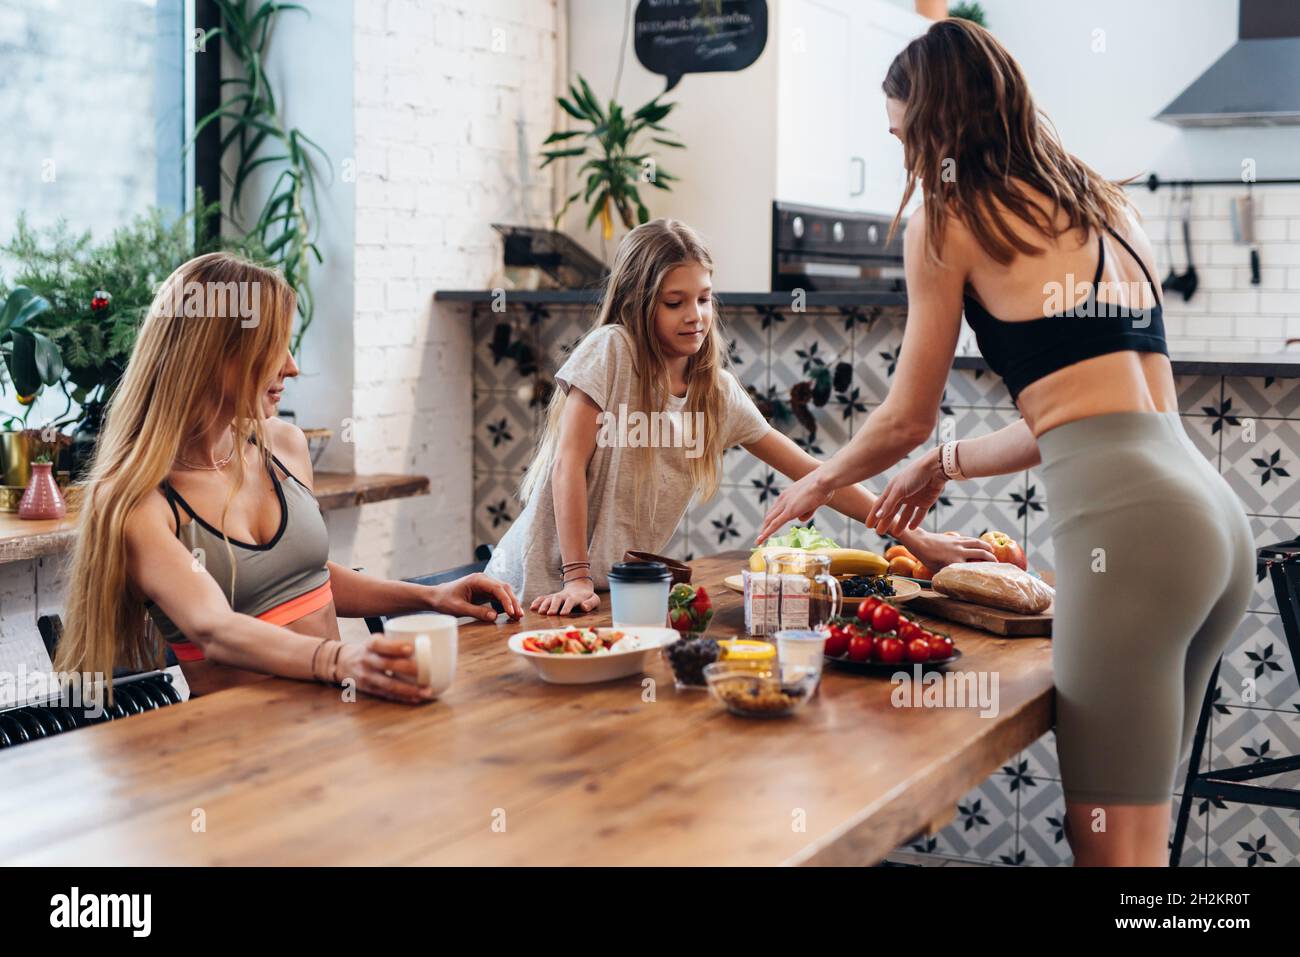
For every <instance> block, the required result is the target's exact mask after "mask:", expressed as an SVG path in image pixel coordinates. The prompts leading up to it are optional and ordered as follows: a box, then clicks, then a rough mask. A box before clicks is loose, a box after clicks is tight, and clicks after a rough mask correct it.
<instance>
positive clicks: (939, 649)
mask: <svg viewBox="0 0 1300 957" xmlns="http://www.w3.org/2000/svg"><path fill="white" fill-rule="evenodd" d="M926 640H927V641H928V642H929V643H930V660H931V661H947V660H948V659H949V658H951V657H952V654H953V652H952V639H951V638H949V637H948V636H947V635H934V634H931V635H929V637H928V638H927V639H926Z"/></svg>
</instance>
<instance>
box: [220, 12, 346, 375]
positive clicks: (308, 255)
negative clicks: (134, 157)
mask: <svg viewBox="0 0 1300 957" xmlns="http://www.w3.org/2000/svg"><path fill="white" fill-rule="evenodd" d="M215 3H216V5H217V9H218V11H219V13H220V16H221V25H220V26H219V27H216V28H214V29H212V30H209V31H208V32H207V34H206V35H205V37H204V41H205V42H206V41H207V40H211V39H214V38H216V37H221V38H222V39H223V40H224V41H225V43H226V45H227V47H229V49H230V53H231V55H232V57H233V58H234V60H235V61H236V62H237V63H238V64H239V67H240V69H241V70H242V71H243V73H242V75H241V76H232V77H226V78H224V79H222V81H221V85H222V87H223V89H228V90H229V91H230V92H229V94H228V95H227V96H226V98H225V99H224V100H223V102H222V103H221V104H220V105H219V106H218V107H217V108H216V109H215V110H213V111H212V112H211V113H209V114H208V115H207V116H204V117H202V118H200V119H199V121H198V122H197V123H196V124H195V126H194V137H195V138H197V137H198V135H199V133H201V132H202V131H203V130H204V129H205V128H207V126H208V125H210V124H212V123H223V124H224V127H223V132H222V135H221V141H220V146H219V152H220V155H221V156H222V157H225V155H226V153H227V152H228V151H229V150H231V149H233V150H234V151H235V168H234V172H233V173H225V172H224V171H223V174H222V175H223V178H224V179H225V180H226V182H227V183H228V184H229V185H230V207H231V213H230V219H231V221H232V222H233V223H234V224H235V225H236V226H237V227H238V228H239V229H240V230H242V231H243V232H244V234H245V236H247V237H251V238H252V239H254V240H255V241H256V244H257V245H258V246H259V247H261V248H262V249H263V250H264V251H265V256H266V258H267V259H268V260H269V261H270V264H271V265H273V266H275V267H276V268H278V269H279V270H280V271H281V273H283V275H284V278H285V280H287V281H288V283H289V284H290V285H291V286H293V288H294V289H295V290H296V291H297V293H298V318H299V323H298V329H297V331H296V332H295V333H294V338H293V349H294V351H295V352H297V350H298V347H299V345H300V344H301V343H302V337H303V336H304V335H305V334H306V332H307V328H308V326H310V325H311V321H312V317H313V316H314V314H315V300H314V298H313V296H312V290H311V268H310V267H311V259H312V258H313V257H314V258H315V260H316V262H317V263H318V264H319V263H321V262H323V260H322V258H321V253H320V248H319V247H318V246H317V245H316V242H315V230H316V222H317V210H318V208H319V204H318V202H317V196H316V165H315V163H314V161H313V159H312V151H313V150H314V151H315V152H316V153H317V154H319V156H320V158H321V159H322V160H324V161H325V162H326V163H328V162H329V157H328V156H326V154H325V151H324V150H323V149H321V147H320V146H319V145H317V144H316V143H315V142H314V141H313V140H312V139H310V138H309V137H308V136H307V135H306V134H305V133H303V132H302V130H300V129H298V128H296V127H286V126H285V124H284V121H283V120H282V119H281V117H280V112H279V109H278V108H277V106H276V101H275V92H274V91H273V90H272V88H271V83H270V80H269V79H268V77H267V72H266V56H267V49H268V47H269V44H270V39H271V32H272V26H273V25H274V23H275V20H276V17H277V16H278V15H279V14H280V13H282V12H284V11H286V10H297V11H300V12H302V13H307V12H308V11H307V9H306V7H304V6H302V5H301V4H297V3H278V2H273V0H262V2H258V0H215ZM308 15H309V16H310V14H308ZM263 167H267V172H270V171H271V170H274V169H276V168H278V169H279V173H278V174H277V175H276V177H275V179H274V181H273V182H272V184H271V188H270V189H269V190H267V198H266V201H265V202H264V203H263V204H262V208H261V209H260V210H259V211H258V213H257V218H256V220H255V221H253V222H252V224H251V225H247V226H246V225H245V224H244V222H243V221H242V217H240V215H239V213H238V210H239V208H240V206H239V204H240V200H241V199H242V197H243V195H244V190H245V188H246V187H247V186H248V185H249V177H250V176H251V175H252V174H253V173H254V172H256V171H257V170H259V169H262V168H263Z"/></svg>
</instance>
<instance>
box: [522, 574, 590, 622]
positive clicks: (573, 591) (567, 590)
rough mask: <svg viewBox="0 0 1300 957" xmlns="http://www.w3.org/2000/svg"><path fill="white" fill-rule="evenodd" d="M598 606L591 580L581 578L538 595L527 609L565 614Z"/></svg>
mask: <svg viewBox="0 0 1300 957" xmlns="http://www.w3.org/2000/svg"><path fill="white" fill-rule="evenodd" d="M599 607H600V596H599V595H597V594H596V590H595V589H594V588H592V587H591V582H589V581H587V579H585V578H582V579H578V580H576V581H571V582H569V583H568V584H567V585H565V586H564V587H563V588H561V589H560V590H559V591H557V592H554V593H552V594H550V595H538V596H537V597H536V598H534V599H533V603H532V605H530V606H529V610H530V611H535V612H537V613H539V614H542V615H567V614H569V613H570V612H578V611H595V610H596V609H597V608H599Z"/></svg>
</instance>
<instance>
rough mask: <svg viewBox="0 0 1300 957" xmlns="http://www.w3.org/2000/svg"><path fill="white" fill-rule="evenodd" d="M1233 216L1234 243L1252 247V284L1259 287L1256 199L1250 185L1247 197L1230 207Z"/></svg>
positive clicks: (1235, 200) (1247, 185) (1241, 197)
mask: <svg viewBox="0 0 1300 957" xmlns="http://www.w3.org/2000/svg"><path fill="white" fill-rule="evenodd" d="M1228 209H1229V212H1230V213H1231V216H1232V241H1233V242H1234V243H1236V244H1237V245H1239V246H1249V247H1250V284H1251V285H1252V286H1258V285H1259V247H1258V246H1256V245H1255V199H1254V197H1253V196H1252V195H1251V188H1250V184H1249V183H1247V184H1246V195H1245V196H1238V197H1237V198H1236V199H1234V200H1233V201H1232V204H1231V205H1230V206H1229V207H1228Z"/></svg>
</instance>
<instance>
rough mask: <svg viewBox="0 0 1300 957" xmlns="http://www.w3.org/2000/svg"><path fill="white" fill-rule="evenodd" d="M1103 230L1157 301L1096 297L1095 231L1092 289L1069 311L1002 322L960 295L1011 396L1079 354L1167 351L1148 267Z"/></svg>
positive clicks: (1102, 260) (1100, 262) (1102, 254)
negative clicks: (1133, 303) (1133, 304)
mask: <svg viewBox="0 0 1300 957" xmlns="http://www.w3.org/2000/svg"><path fill="white" fill-rule="evenodd" d="M1106 231H1107V232H1108V233H1110V234H1111V235H1112V236H1114V237H1115V238H1116V239H1118V240H1119V242H1120V245H1121V246H1123V247H1124V248H1125V249H1127V250H1128V252H1129V255H1131V256H1132V257H1133V258H1134V259H1136V260H1137V264H1138V265H1139V266H1141V267H1142V275H1144V276H1146V278H1147V284H1148V285H1149V286H1150V287H1151V293H1152V295H1153V296H1154V297H1155V300H1156V303H1155V305H1154V306H1152V307H1151V308H1150V309H1130V308H1128V307H1125V306H1120V305H1117V304H1115V303H1110V302H1104V301H1102V300H1099V299H1098V298H1097V283H1099V282H1100V281H1101V274H1102V270H1103V269H1104V268H1105V265H1106V246H1105V244H1104V243H1103V242H1102V237H1101V235H1100V234H1098V236H1097V247H1098V250H1099V252H1098V256H1097V274H1096V275H1095V276H1093V277H1092V288H1091V290H1089V292H1088V298H1087V299H1086V300H1085V301H1084V302H1083V303H1082V304H1080V305H1076V306H1075V307H1074V308H1073V309H1071V310H1070V311H1069V312H1064V313H1061V314H1059V315H1054V316H1040V317H1038V318H1035V319H1026V320H1024V321H1022V322H1006V321H1004V320H1002V319H999V318H997V317H996V316H994V315H993V314H992V313H990V312H989V311H988V310H987V309H985V308H984V307H983V306H982V305H980V303H979V302H978V301H977V300H976V299H974V298H972V297H971V296H968V295H963V296H962V302H963V304H964V306H965V309H966V321H967V322H968V323H969V324H970V327H971V328H972V329H973V330H975V341H976V342H978V343H979V347H980V353H981V354H982V355H983V356H984V359H985V361H986V362H988V364H989V368H990V369H992V370H993V371H994V372H996V373H997V374H998V375H1000V376H1001V377H1002V381H1003V382H1005V383H1006V385H1007V389H1008V391H1010V393H1011V399H1012V401H1015V400H1016V398H1017V397H1018V396H1019V395H1020V392H1021V391H1022V390H1023V389H1024V388H1025V387H1026V386H1028V385H1030V384H1031V383H1034V382H1037V381H1038V380H1039V379H1042V378H1044V377H1045V376H1048V375H1051V374H1052V373H1053V372H1056V371H1057V370H1059V369H1064V368H1065V367H1066V366H1071V365H1074V364H1075V363H1076V362H1082V361H1083V360H1084V359H1092V358H1094V357H1096V356H1103V355H1107V354H1108V353H1111V352H1127V351H1130V350H1131V351H1133V352H1159V353H1163V354H1164V355H1169V346H1168V344H1167V343H1166V342H1165V322H1164V305H1163V303H1162V302H1161V299H1160V292H1159V287H1158V286H1157V285H1156V283H1155V282H1154V280H1152V278H1151V273H1149V272H1147V267H1146V264H1145V263H1143V262H1142V257H1140V256H1139V255H1138V254H1137V253H1135V252H1133V247H1132V246H1130V245H1129V244H1128V243H1126V242H1125V241H1124V239H1123V237H1121V236H1120V235H1119V234H1118V233H1117V232H1115V230H1113V229H1111V228H1110V227H1109V226H1107V227H1106Z"/></svg>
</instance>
